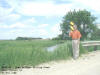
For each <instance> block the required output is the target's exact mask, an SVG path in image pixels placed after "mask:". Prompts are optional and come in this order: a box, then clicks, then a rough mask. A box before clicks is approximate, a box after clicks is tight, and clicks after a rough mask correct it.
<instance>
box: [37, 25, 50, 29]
mask: <svg viewBox="0 0 100 75" xmlns="http://www.w3.org/2000/svg"><path fill="white" fill-rule="evenodd" d="M47 26H49V24H40V25H39V26H38V28H45V27H47Z"/></svg>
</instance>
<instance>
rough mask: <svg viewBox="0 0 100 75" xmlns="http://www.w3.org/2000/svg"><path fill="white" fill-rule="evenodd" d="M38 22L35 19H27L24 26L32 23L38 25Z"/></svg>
mask: <svg viewBox="0 0 100 75" xmlns="http://www.w3.org/2000/svg"><path fill="white" fill-rule="evenodd" d="M36 22H37V21H36V20H35V18H34V17H32V18H29V19H26V20H24V21H23V23H24V24H31V23H36Z"/></svg>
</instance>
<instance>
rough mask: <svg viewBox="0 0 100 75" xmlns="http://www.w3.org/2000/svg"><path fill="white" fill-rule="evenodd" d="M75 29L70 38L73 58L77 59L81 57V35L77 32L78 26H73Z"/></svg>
mask: <svg viewBox="0 0 100 75" xmlns="http://www.w3.org/2000/svg"><path fill="white" fill-rule="evenodd" d="M73 28H74V30H73V31H71V32H70V33H69V36H70V37H72V49H73V58H74V59H77V58H78V57H79V43H80V38H81V33H80V32H79V31H78V30H77V26H76V25H73Z"/></svg>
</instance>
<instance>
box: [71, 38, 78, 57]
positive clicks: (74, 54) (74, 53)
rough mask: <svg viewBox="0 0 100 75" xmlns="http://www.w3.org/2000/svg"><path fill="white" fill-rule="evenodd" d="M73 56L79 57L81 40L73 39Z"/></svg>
mask: <svg viewBox="0 0 100 75" xmlns="http://www.w3.org/2000/svg"><path fill="white" fill-rule="evenodd" d="M72 49H73V58H74V59H77V58H78V57H79V41H78V40H72Z"/></svg>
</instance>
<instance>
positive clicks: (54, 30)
mask: <svg viewBox="0 0 100 75" xmlns="http://www.w3.org/2000/svg"><path fill="white" fill-rule="evenodd" d="M50 32H51V33H52V34H51V35H52V36H50V38H52V37H56V36H57V35H59V34H61V33H62V32H61V30H60V25H59V24H56V25H54V26H53V27H52V28H51V31H50Z"/></svg>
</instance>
